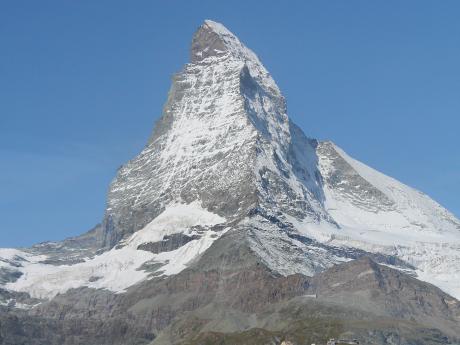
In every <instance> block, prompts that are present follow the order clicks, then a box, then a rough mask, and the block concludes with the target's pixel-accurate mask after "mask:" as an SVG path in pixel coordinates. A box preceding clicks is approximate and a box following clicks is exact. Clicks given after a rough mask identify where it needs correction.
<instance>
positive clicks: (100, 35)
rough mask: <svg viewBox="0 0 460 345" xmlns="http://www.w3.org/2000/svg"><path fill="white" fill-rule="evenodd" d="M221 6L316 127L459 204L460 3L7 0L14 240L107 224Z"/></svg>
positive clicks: (3, 153)
mask: <svg viewBox="0 0 460 345" xmlns="http://www.w3.org/2000/svg"><path fill="white" fill-rule="evenodd" d="M207 18H209V19H214V20H217V21H220V22H222V23H224V25H226V26H227V27H228V28H229V29H230V30H231V31H233V32H234V33H235V34H237V35H238V36H239V37H240V39H241V40H242V41H243V42H245V43H246V44H247V45H248V46H249V47H250V48H252V49H253V50H254V51H255V52H256V53H257V54H258V55H259V57H260V58H261V59H262V61H263V62H264V64H265V65H266V67H267V68H268V69H269V70H270V72H271V73H272V75H273V76H274V77H275V79H276V81H277V82H278V85H279V86H280V88H281V89H282V90H283V92H284V94H285V96H286V98H287V101H288V110H289V114H290V116H291V118H292V119H294V121H295V122H297V123H298V124H299V125H300V126H301V127H302V128H303V129H304V131H305V132H306V133H307V135H309V136H312V137H317V138H320V139H332V140H333V141H335V142H336V143H337V144H338V145H339V146H341V147H342V148H344V149H345V150H346V151H347V152H348V153H349V154H351V155H352V156H354V157H355V158H358V159H359V160H361V161H363V162H365V163H367V164H369V165H370V166H372V167H374V168H377V169H378V170H381V171H383V172H384V173H386V174H389V175H391V176H393V177H395V178H397V179H399V180H401V181H403V182H405V183H407V184H409V185H411V186H414V187H416V188H418V189H420V190H422V191H424V192H425V193H427V194H429V195H430V196H432V197H433V198H434V199H435V200H437V201H439V202H440V203H441V204H443V205H444V206H446V207H447V208H448V209H450V210H451V211H452V212H454V213H455V214H456V215H457V216H458V215H460V199H459V195H460V154H459V148H460V145H459V144H460V139H459V128H460V20H459V18H460V2H458V1H434V0H433V1H426V2H425V1H342V0H340V1H297V2H296V1H285V2H283V1H263V2H262V1H247V0H244V1H114V0H110V1H97V0H88V1H63V0H59V1H45V0H40V1H33V0H30V1H22V0H18V1H2V2H1V3H0V164H1V166H0V188H1V189H0V191H1V192H0V234H1V236H0V247H5V246H26V245H31V244H33V243H35V242H39V241H44V240H58V239H63V238H65V237H67V236H71V235H77V234H79V233H81V232H83V231H85V230H88V229H89V228H91V227H92V226H93V225H94V224H96V223H97V222H99V221H100V219H101V218H102V216H103V211H104V207H105V194H106V191H107V187H108V184H109V182H110V180H111V179H112V178H113V177H114V175H115V171H116V169H117V167H118V166H120V165H121V164H122V163H124V162H126V161H127V160H128V159H129V158H131V157H133V156H134V155H135V154H136V153H137V152H139V151H140V150H141V148H142V147H143V145H144V143H145V142H146V140H147V138H148V136H149V134H150V132H151V130H152V127H153V123H154V121H155V120H156V119H157V118H158V117H159V116H160V114H161V109H162V106H163V103H164V102H165V100H166V95H167V92H168V89H169V86H170V79H171V76H172V74H173V73H174V72H177V71H179V70H180V69H181V67H182V65H183V64H184V63H185V62H187V60H188V49H189V44H190V40H191V37H192V34H193V32H194V31H195V29H196V28H197V27H198V26H199V25H200V24H201V22H202V21H203V20H204V19H207Z"/></svg>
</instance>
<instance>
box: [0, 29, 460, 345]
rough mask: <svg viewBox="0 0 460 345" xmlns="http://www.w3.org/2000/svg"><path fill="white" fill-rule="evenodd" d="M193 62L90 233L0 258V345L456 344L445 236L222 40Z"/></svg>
mask: <svg viewBox="0 0 460 345" xmlns="http://www.w3.org/2000/svg"><path fill="white" fill-rule="evenodd" d="M190 54H191V59H190V63H189V64H187V65H186V66H185V67H184V69H183V70H182V71H181V72H180V73H178V74H177V75H176V76H175V77H174V78H173V83H172V87H171V90H170V92H169V95H168V99H167V102H166V105H165V107H164V111H163V115H162V117H161V118H160V119H159V120H158V122H157V124H156V126H155V129H154V130H153V133H152V136H151V138H150V139H149V142H148V143H147V145H146V146H145V148H144V149H143V150H142V152H141V153H140V154H139V155H138V156H136V157H135V158H134V159H133V160H131V161H130V162H128V163H127V164H125V165H123V166H122V167H121V168H120V170H119V171H118V173H117V176H116V178H115V179H114V180H113V182H112V184H111V186H110V190H109V193H108V201H107V209H106V212H105V216H104V219H103V222H102V224H101V225H99V226H97V227H96V228H95V229H93V230H91V231H90V232H88V233H86V234H84V235H82V236H79V237H76V238H72V239H67V240H65V241H63V242H59V243H43V244H39V245H36V246H34V247H32V248H27V249H21V250H18V249H0V284H1V285H0V286H1V288H2V289H0V305H2V306H3V307H2V308H3V315H2V317H0V335H1V338H0V339H6V340H0V343H1V342H2V341H3V342H4V343H5V344H15V343H18V344H19V343H21V342H23V341H24V339H26V338H28V337H33V334H35V335H37V336H36V337H35V338H34V339H35V341H36V342H35V343H36V344H45V343H56V344H80V343H87V344H129V343H133V344H135V343H136V344H137V343H139V344H142V343H148V342H150V341H151V340H153V339H154V338H155V343H156V344H162V343H165V344H168V343H177V344H179V343H184V344H185V343H190V344H193V343H206V342H207V343H212V341H220V340H219V339H221V338H222V339H224V338H225V337H226V336H225V334H227V333H229V332H230V333H232V338H231V339H240V341H241V343H244V341H247V343H251V341H252V343H251V344H254V343H257V342H255V340H254V339H258V340H257V341H259V340H260V341H266V343H269V342H270V341H272V342H274V343H277V341H278V340H281V338H283V337H288V334H289V332H290V333H292V334H297V335H298V336H299V337H300V336H302V337H304V338H303V339H304V341H306V340H311V342H314V341H323V338H318V337H317V338H314V337H313V338H312V337H310V335H311V334H310V335H308V334H307V333H306V330H309V332H310V333H311V332H313V333H314V334H316V333H318V329H321V332H324V336H326V334H327V336H331V337H333V336H334V337H336V336H338V335H339V334H341V333H343V332H345V333H346V332H352V333H353V334H356V335H357V336H361V337H363V339H372V341H374V342H375V343H376V344H385V343H388V342H389V341H390V340H391V339H399V340H397V341H396V340H395V341H393V340H391V341H393V343H395V344H400V343H401V344H411V343H414V344H416V343H417V341H419V340H420V339H421V338H420V337H419V335H420V334H419V330H425V331H426V334H427V337H431V338H429V339H432V340H429V341H426V342H425V343H427V344H429V343H448V342H449V341H451V339H454V336H455V335H456V334H459V333H460V332H459V330H460V328H459V315H460V314H459V309H458V308H459V304H458V301H457V300H456V299H455V298H454V297H459V296H460V285H459V283H458V282H459V281H460V268H459V267H460V266H459V263H460V222H459V221H458V220H457V219H456V218H455V217H454V216H453V215H452V214H450V213H449V212H448V211H447V210H445V209H444V208H442V207H441V206H440V205H438V204H437V203H436V202H434V201H433V200H431V199H430V198H429V197H427V196H426V195H423V194H422V193H420V192H418V191H415V190H413V189H412V188H410V187H408V186H405V185H403V184H401V183H399V182H398V181H396V180H394V179H392V178H390V177H387V176H385V175H383V174H381V173H379V172H377V171H375V170H373V169H371V168H369V167H367V166H365V165H364V164H362V163H360V162H358V161H356V160H354V159H352V158H351V157H349V156H348V155H347V154H346V153H345V152H343V151H342V150H341V149H340V148H338V147H337V146H336V145H334V144H333V143H331V142H322V141H318V140H314V139H310V138H308V137H306V136H305V134H304V133H303V132H302V130H301V129H300V128H299V127H297V126H296V125H295V124H293V123H292V122H291V121H290V120H289V118H288V116H287V113H286V103H285V99H284V97H283V96H282V94H281V92H280V90H279V88H278V87H277V85H276V83H275V82H274V81H273V79H272V78H271V76H270V74H269V73H268V72H267V70H266V69H265V67H264V66H263V65H262V63H261V62H260V60H259V59H258V57H257V56H256V55H255V54H254V53H253V52H252V51H251V50H249V49H248V48H247V47H246V46H244V45H243V44H242V43H241V42H240V41H239V40H238V38H236V37H235V35H233V34H232V33H231V32H230V31H228V30H227V29H226V28H225V27H223V26H222V25H221V24H219V23H216V22H213V21H205V22H204V24H203V25H201V26H200V27H199V29H198V30H197V32H196V33H195V35H194V37H193V40H192V47H191V52H190ZM379 264H381V265H383V266H381V265H379ZM415 278H418V279H420V280H422V281H425V282H428V283H431V284H434V285H436V286H437V287H439V288H441V289H443V290H444V292H443V291H441V290H439V289H438V288H437V287H435V286H433V285H430V284H427V283H424V282H422V281H419V280H417V279H415ZM446 292H447V293H450V294H451V295H453V296H454V297H450V296H449V295H447V294H446ZM312 296H314V297H312ZM251 315H252V316H251ZM270 315H275V316H273V317H271V316H270ZM312 315H314V319H315V320H316V321H318V323H315V322H316V321H314V320H313V319H312ZM238 320H239V321H238ZM282 320H284V321H282ZM286 320H288V321H289V322H291V323H297V326H298V327H297V326H295V327H294V326H293V325H292V324H289V322H288V321H286ZM331 320H334V327H329V328H328V326H327V325H330V324H331V322H332V321H331ZM351 320H352V321H351ZM363 320H367V321H366V322H365V324H364V323H363V322H364V321H363ZM397 320H399V321H397ZM313 321H314V322H313ZM306 324H310V325H311V324H316V325H317V328H318V329H317V330H316V331H315V330H313V329H311V328H309V327H306ZM259 328H260V329H262V330H263V331H261V333H258V332H255V333H254V332H253V331H251V330H254V329H259ZM39 330H40V331H39ZM248 330H249V331H248ZM366 330H369V331H372V332H373V333H372V335H371V334H370V333H369V332H368V333H366ZM82 331H84V332H83V333H82ZM245 332H248V333H245ZM315 332H316V333H315ZM313 333H312V334H313ZM101 334H102V335H103V336H101ZM398 336H399V338H395V337H398ZM209 337H210V338H209ZM254 337H255V338H254ZM366 337H367V338H366ZM209 339H211V340H209ZM212 339H214V340H212ZM227 339H228V338H227ZM244 339H246V340H244ZM248 339H249V340H248ZM261 339H262V340H261ZM276 339H278V340H276ZM296 339H297V338H296ZM388 339H390V340H388ZM427 339H428V338H427ZM433 339H434V340H433ZM195 340H196V342H194V341H195ZM209 341H211V342H209ZM222 341H223V340H222ZM398 341H399V342H398ZM431 341H432V342H431ZM278 343H279V341H278Z"/></svg>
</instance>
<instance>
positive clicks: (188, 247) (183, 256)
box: [0, 202, 225, 299]
mask: <svg viewBox="0 0 460 345" xmlns="http://www.w3.org/2000/svg"><path fill="white" fill-rule="evenodd" d="M223 222H225V219H224V218H222V217H220V216H218V215H215V214H213V213H211V212H209V211H207V210H204V209H202V208H201V206H200V204H199V203H198V202H194V203H191V204H188V205H186V204H174V205H171V206H170V207H168V208H167V209H166V210H165V211H164V212H163V213H162V214H160V215H159V216H158V217H157V218H155V219H154V220H153V221H152V222H150V223H149V224H148V225H147V226H146V227H145V228H144V229H142V230H140V231H139V232H137V233H135V234H133V235H132V236H131V237H130V238H128V239H127V240H125V241H124V246H123V247H121V248H118V249H117V248H113V249H111V250H109V251H107V252H105V253H103V254H101V255H97V256H95V257H94V258H88V259H87V260H86V261H85V262H82V263H78V264H75V265H61V266H54V265H50V264H43V263H40V261H43V260H45V259H46V257H44V256H33V255H30V254H28V253H27V252H24V251H19V250H14V249H2V250H0V257H2V258H3V259H4V260H10V261H14V262H15V263H20V264H21V265H22V267H18V268H16V269H18V270H19V271H20V272H22V274H23V275H22V276H21V277H20V278H19V279H18V280H17V281H15V282H12V283H8V284H6V285H5V287H6V288H7V289H11V290H14V291H24V292H28V293H29V294H30V295H31V296H32V297H35V298H43V299H50V298H52V297H54V296H55V295H57V294H58V293H63V292H65V291H67V290H69V289H72V288H78V287H81V286H87V287H91V288H95V289H108V290H110V291H114V292H123V291H125V289H127V288H128V287H130V286H132V285H134V284H136V283H138V282H141V281H143V280H145V279H147V278H148V276H149V274H148V272H146V271H144V270H142V269H140V267H141V266H142V265H143V264H144V263H147V262H149V263H150V262H152V263H159V264H161V268H160V269H159V272H158V273H160V274H163V275H172V274H177V273H179V272H180V271H182V270H183V269H185V268H186V267H187V264H189V263H190V262H191V261H192V260H194V259H195V258H197V257H198V256H199V255H200V254H201V253H203V252H204V251H205V250H206V249H208V248H209V246H210V245H211V244H212V243H213V242H214V241H215V240H216V239H217V238H219V237H220V236H221V235H222V234H223V233H224V231H221V232H214V231H212V230H208V231H206V232H205V233H204V234H202V236H201V237H200V238H199V239H196V240H193V241H190V242H188V243H186V244H185V245H184V246H182V247H180V248H178V249H176V250H173V251H170V252H162V253H159V254H153V253H150V252H148V251H144V250H138V249H137V247H138V246H139V245H140V244H143V243H149V242H157V241H161V240H162V239H163V237H164V236H165V235H169V234H174V233H187V234H190V235H193V231H191V230H190V228H191V227H193V226H195V225H201V226H212V225H215V224H219V223H223ZM21 258H22V259H21ZM0 265H5V266H6V265H9V264H8V263H5V262H4V261H0ZM0 267H1V266H0ZM8 267H11V268H13V266H12V265H11V264H10V265H9V266H8Z"/></svg>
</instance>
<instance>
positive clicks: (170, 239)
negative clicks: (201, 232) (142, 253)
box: [137, 234, 199, 254]
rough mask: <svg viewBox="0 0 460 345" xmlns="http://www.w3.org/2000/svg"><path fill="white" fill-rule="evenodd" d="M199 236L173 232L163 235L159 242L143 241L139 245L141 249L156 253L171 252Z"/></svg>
mask: <svg viewBox="0 0 460 345" xmlns="http://www.w3.org/2000/svg"><path fill="white" fill-rule="evenodd" d="M198 238H199V236H197V235H193V236H187V235H184V234H172V235H169V236H168V235H167V236H165V237H163V240H162V241H159V242H148V243H143V244H141V245H139V246H138V247H137V249H140V250H146V251H149V252H152V253H155V254H158V253H162V252H170V251H172V250H174V249H177V248H180V247H182V246H183V245H184V244H186V243H188V242H190V241H193V240H196V239H198Z"/></svg>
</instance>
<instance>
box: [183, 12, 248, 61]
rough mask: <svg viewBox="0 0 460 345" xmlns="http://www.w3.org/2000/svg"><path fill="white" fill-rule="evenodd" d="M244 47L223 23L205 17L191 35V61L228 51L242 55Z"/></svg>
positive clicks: (217, 55)
mask: <svg viewBox="0 0 460 345" xmlns="http://www.w3.org/2000/svg"><path fill="white" fill-rule="evenodd" d="M244 48H245V47H244V46H243V44H242V43H241V42H240V41H239V40H238V38H237V37H236V36H235V35H234V34H233V33H231V32H230V30H228V29H227V28H226V27H225V26H224V25H222V24H220V23H217V22H215V21H212V20H208V19H207V20H205V21H204V23H203V24H202V25H201V26H200V27H199V28H198V30H197V31H196V32H195V34H194V35H193V40H192V47H191V61H192V62H199V61H202V60H204V59H206V58H209V57H211V56H215V57H220V56H224V55H226V54H228V53H231V54H232V55H236V56H242V55H244V54H242V50H243V49H244Z"/></svg>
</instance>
